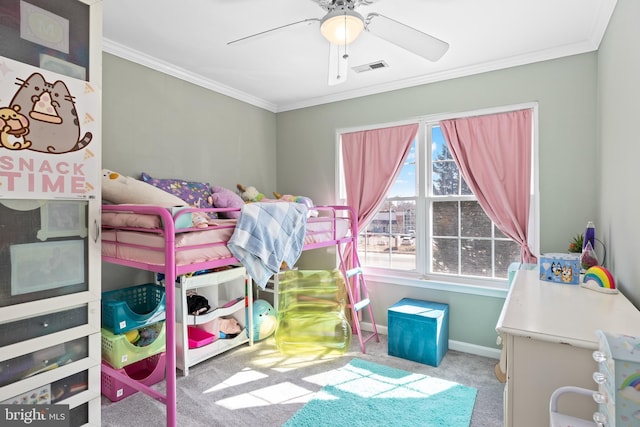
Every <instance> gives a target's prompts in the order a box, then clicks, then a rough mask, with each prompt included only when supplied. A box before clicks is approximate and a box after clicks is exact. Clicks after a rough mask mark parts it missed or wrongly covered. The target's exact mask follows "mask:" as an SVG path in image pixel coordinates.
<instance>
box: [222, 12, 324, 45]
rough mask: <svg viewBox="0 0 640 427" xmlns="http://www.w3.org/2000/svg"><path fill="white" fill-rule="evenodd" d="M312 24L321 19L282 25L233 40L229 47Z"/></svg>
mask: <svg viewBox="0 0 640 427" xmlns="http://www.w3.org/2000/svg"><path fill="white" fill-rule="evenodd" d="M312 22H320V19H318V18H309V19H303V20H302V21H298V22H292V23H291V24H286V25H281V26H279V27H275V28H271V29H269V30H265V31H261V32H259V33H255V34H251V35H250V36H246V37H242V38H239V39H236V40H232V41H230V42H228V43H227V45H230V44H235V43H239V42H243V41H245V40H248V39H252V38H254V37H259V36H263V35H265V34H269V33H272V32H274V31H278V30H282V29H284V28H289V27H294V26H296V25H299V24H310V23H312Z"/></svg>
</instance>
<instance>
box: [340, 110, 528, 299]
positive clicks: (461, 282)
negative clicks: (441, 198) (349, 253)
mask: <svg viewBox="0 0 640 427" xmlns="http://www.w3.org/2000/svg"><path fill="white" fill-rule="evenodd" d="M522 109H531V110H532V112H533V114H532V120H533V123H532V132H533V135H532V153H531V154H532V155H531V163H532V164H531V170H532V177H531V189H530V216H529V247H530V249H531V251H532V253H534V254H539V253H540V251H539V248H540V191H539V182H538V181H539V170H538V165H539V162H538V145H539V144H538V134H539V132H538V103H537V102H531V103H524V104H513V105H507V106H501V107H495V108H486V109H479V110H473V111H467V112H460V113H447V114H433V115H427V116H420V117H417V118H412V119H409V120H403V121H397V122H392V123H380V124H375V125H369V126H361V127H356V128H341V129H338V130H337V131H336V153H337V155H336V168H335V169H336V195H337V199H338V200H339V201H340V203H345V201H346V192H345V186H344V176H343V174H342V167H341V165H342V149H341V137H340V136H341V134H343V133H348V132H358V131H363V130H372V129H379V128H383V127H391V126H402V125H405V124H410V123H416V122H418V123H419V124H420V126H419V130H418V134H417V136H416V140H417V146H416V174H417V180H418V182H417V185H418V194H417V203H416V222H417V223H422V224H425V223H427V221H429V222H430V221H431V218H430V212H431V211H430V208H429V204H430V203H431V201H432V200H433V197H432V196H430V195H429V194H428V192H429V191H430V190H429V189H428V188H427V184H428V183H430V182H431V180H430V178H431V177H430V176H427V174H430V173H431V168H430V167H427V165H424V162H425V161H428V159H430V158H431V157H430V154H431V153H430V152H429V153H424V150H425V149H427V148H428V144H429V143H430V142H431V141H430V140H429V141H425V138H427V136H426V135H425V131H426V128H427V124H437V123H439V122H440V121H441V120H445V119H454V118H463V117H473V116H480V115H486V114H497V113H504V112H509V111H516V110H522ZM422 141H425V142H424V143H423V142H422ZM429 151H430V149H429ZM468 198H470V199H473V200H477V199H476V198H475V197H473V196H460V197H459V198H455V199H456V200H457V199H460V200H465V199H468ZM449 199H450V200H452V201H453V200H454V199H453V198H449ZM427 228H428V230H421V232H420V233H416V253H421V254H425V256H422V257H419V256H418V257H416V271H402V270H392V269H384V268H374V267H364V270H365V274H366V275H367V277H368V278H369V280H373V281H375V282H380V283H390V284H396V285H406V286H412V287H420V288H429V289H437V290H446V291H456V292H462V293H470V294H476V295H486V296H504V295H505V293H506V291H507V290H508V280H506V279H495V278H476V277H466V276H455V275H454V276H452V275H443V274H434V273H426V272H427V271H428V267H429V266H428V262H429V261H430V260H431V245H428V244H427V243H428V242H429V241H430V238H431V227H427ZM418 234H419V236H418ZM425 246H426V247H425Z"/></svg>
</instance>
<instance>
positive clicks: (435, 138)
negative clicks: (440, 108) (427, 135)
mask: <svg viewBox="0 0 640 427" xmlns="http://www.w3.org/2000/svg"><path fill="white" fill-rule="evenodd" d="M431 160H432V161H434V162H435V161H437V160H453V157H451V153H450V152H449V147H448V146H447V142H446V141H445V139H444V135H443V134H442V128H440V126H433V127H432V128H431Z"/></svg>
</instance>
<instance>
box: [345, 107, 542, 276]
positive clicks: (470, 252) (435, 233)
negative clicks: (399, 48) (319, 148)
mask: <svg viewBox="0 0 640 427" xmlns="http://www.w3.org/2000/svg"><path fill="white" fill-rule="evenodd" d="M442 119H443V117H438V118H437V119H436V118H434V119H431V120H430V119H423V120H421V122H420V128H419V132H418V134H417V136H416V138H415V139H414V141H413V142H412V146H411V151H410V153H409V155H408V157H407V159H406V160H405V163H404V165H403V167H402V170H401V172H400V174H399V175H398V177H397V178H396V180H395V183H394V184H393V186H392V188H391V190H390V191H389V193H388V195H387V197H386V199H385V201H384V202H383V203H382V205H381V206H380V207H379V209H378V211H377V213H376V214H375V216H374V217H373V219H372V220H371V221H370V222H369V224H368V225H367V227H366V229H364V230H361V232H360V235H359V239H358V255H359V257H360V261H361V264H362V265H363V266H364V267H367V269H368V270H369V271H374V272H375V271H379V272H386V274H392V275H393V274H398V275H403V276H404V275H407V274H409V275H411V274H412V275H415V276H417V277H420V278H425V279H432V278H433V279H435V278H438V279H444V280H446V281H458V282H461V283H477V280H478V279H485V281H486V280H502V281H504V279H506V278H507V277H508V268H509V265H510V264H511V263H513V262H518V261H519V260H520V247H519V245H518V244H517V243H516V242H514V241H513V240H511V239H510V238H508V237H507V236H505V235H504V234H503V233H502V232H500V230H499V229H498V228H497V227H496V226H495V224H494V223H493V222H492V221H491V219H490V218H489V217H488V216H487V215H486V214H485V212H484V210H483V209H482V208H481V207H480V204H479V202H478V201H477V198H476V197H475V196H474V195H473V193H472V191H471V190H470V188H469V187H468V186H467V183H466V182H465V181H464V179H463V178H462V175H461V173H460V171H459V169H458V166H457V165H456V163H455V161H454V159H453V157H452V155H451V152H450V151H449V147H448V146H447V144H446V141H445V138H444V135H443V132H442V129H441V128H440V126H439V122H440V120H442ZM341 166H342V165H341ZM341 176H342V175H341ZM532 181H533V180H532ZM532 188H533V186H532ZM530 233H534V234H536V235H537V232H536V231H535V230H530ZM532 235H533V234H532Z"/></svg>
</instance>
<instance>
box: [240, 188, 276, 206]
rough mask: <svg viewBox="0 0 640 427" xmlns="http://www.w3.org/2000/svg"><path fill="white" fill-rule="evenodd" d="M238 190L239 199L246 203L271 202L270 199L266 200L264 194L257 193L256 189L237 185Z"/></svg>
mask: <svg viewBox="0 0 640 427" xmlns="http://www.w3.org/2000/svg"><path fill="white" fill-rule="evenodd" d="M236 186H237V187H238V190H240V197H242V200H244V201H245V202H247V203H253V202H270V201H273V200H271V199H267V198H266V196H265V195H264V194H262V193H261V192H259V191H258V189H257V188H256V187H253V186H251V185H250V186H249V187H245V186H244V185H242V184H237V185H236Z"/></svg>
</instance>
